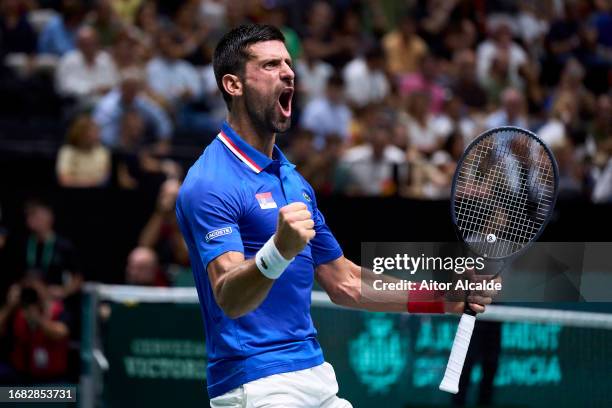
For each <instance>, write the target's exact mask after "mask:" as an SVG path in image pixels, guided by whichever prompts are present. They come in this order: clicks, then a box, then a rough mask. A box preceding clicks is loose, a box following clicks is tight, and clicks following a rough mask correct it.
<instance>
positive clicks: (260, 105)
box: [244, 86, 291, 133]
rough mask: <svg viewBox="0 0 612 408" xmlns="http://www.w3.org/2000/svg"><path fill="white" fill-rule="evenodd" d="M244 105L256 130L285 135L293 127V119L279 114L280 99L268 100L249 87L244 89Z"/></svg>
mask: <svg viewBox="0 0 612 408" xmlns="http://www.w3.org/2000/svg"><path fill="white" fill-rule="evenodd" d="M244 103H245V107H246V112H247V115H249V119H250V120H251V123H252V124H253V126H254V127H255V129H259V130H262V131H265V132H270V133H283V132H286V131H287V129H289V127H290V126H291V117H288V118H285V117H284V116H282V114H280V113H279V112H278V108H277V106H276V104H277V103H278V99H272V100H266V98H265V97H262V96H261V95H259V94H258V93H257V92H255V91H252V90H251V89H250V88H249V87H248V86H245V87H244Z"/></svg>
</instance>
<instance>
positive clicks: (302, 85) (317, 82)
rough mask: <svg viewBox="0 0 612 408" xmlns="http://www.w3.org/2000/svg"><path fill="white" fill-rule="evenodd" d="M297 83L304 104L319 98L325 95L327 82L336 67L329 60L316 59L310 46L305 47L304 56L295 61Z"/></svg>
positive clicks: (301, 101)
mask: <svg viewBox="0 0 612 408" xmlns="http://www.w3.org/2000/svg"><path fill="white" fill-rule="evenodd" d="M295 73H296V85H297V87H298V89H297V90H298V92H299V95H300V97H301V99H300V100H299V102H300V103H302V104H303V106H306V105H307V104H308V103H309V102H311V101H313V100H314V99H317V98H322V97H324V96H325V90H326V88H327V82H328V80H329V78H330V77H331V76H332V75H333V73H334V68H333V67H332V66H331V65H329V64H328V63H327V62H325V61H322V60H320V59H316V58H314V57H313V56H312V54H311V53H310V51H309V49H308V48H305V49H304V52H303V53H302V58H300V59H298V60H297V61H296V63H295Z"/></svg>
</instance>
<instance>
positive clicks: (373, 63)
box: [342, 47, 390, 107]
mask: <svg viewBox="0 0 612 408" xmlns="http://www.w3.org/2000/svg"><path fill="white" fill-rule="evenodd" d="M342 75H343V77H344V83H345V94H346V97H347V99H348V101H349V102H350V103H351V104H352V105H353V106H356V107H364V106H366V105H369V104H373V103H379V102H382V101H383V100H384V99H385V98H386V97H387V96H388V95H389V92H390V86H389V81H387V76H386V74H385V55H384V51H383V50H382V48H380V47H372V48H370V49H369V50H368V51H367V52H366V53H365V55H364V56H363V57H357V58H355V59H353V60H352V61H351V62H349V63H348V64H347V65H346V66H345V67H344V69H343V71H342Z"/></svg>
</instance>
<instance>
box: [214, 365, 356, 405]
mask: <svg viewBox="0 0 612 408" xmlns="http://www.w3.org/2000/svg"><path fill="white" fill-rule="evenodd" d="M337 392H338V382H337V381H336V373H335V372H334V368H333V367H332V366H331V364H329V363H327V362H325V363H323V364H321V365H318V366H316V367H312V368H307V369H305V370H300V371H292V372H289V373H281V374H274V375H271V376H268V377H264V378H260V379H258V380H255V381H251V382H249V383H246V384H243V385H241V386H240V387H238V388H234V389H233V390H231V391H228V392H226V393H225V394H223V395H219V396H218V397H215V398H213V399H211V400H210V406H211V407H212V408H319V407H321V408H352V407H353V406H352V405H351V403H350V402H348V401H347V400H344V399H341V398H338V397H337V396H336V393H337Z"/></svg>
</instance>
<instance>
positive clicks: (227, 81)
mask: <svg viewBox="0 0 612 408" xmlns="http://www.w3.org/2000/svg"><path fill="white" fill-rule="evenodd" d="M221 84H222V85H223V89H225V92H227V93H228V94H230V95H231V96H242V81H241V80H240V78H238V76H237V75H233V74H225V75H223V78H221Z"/></svg>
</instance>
